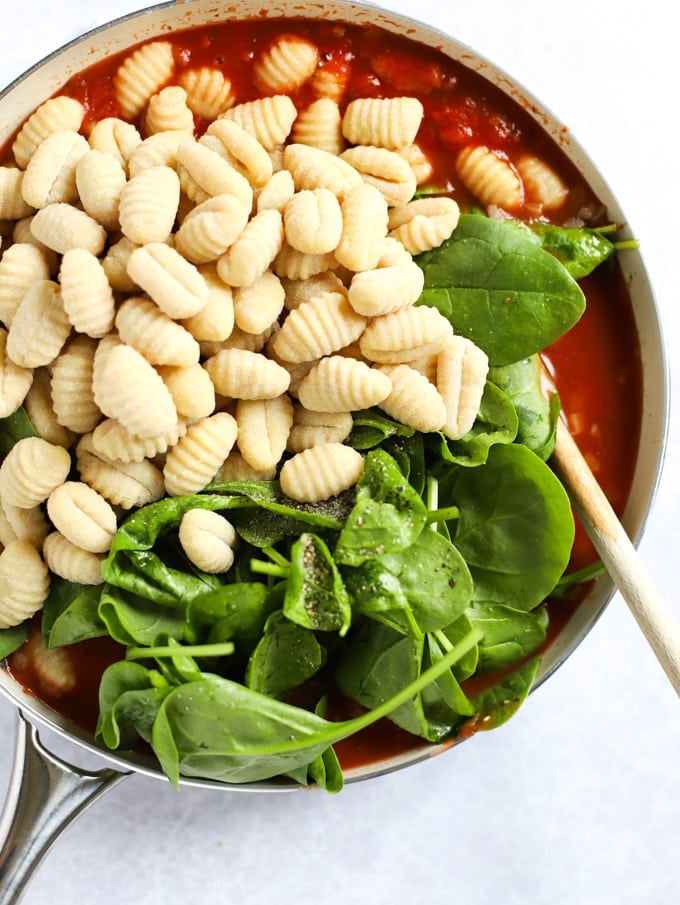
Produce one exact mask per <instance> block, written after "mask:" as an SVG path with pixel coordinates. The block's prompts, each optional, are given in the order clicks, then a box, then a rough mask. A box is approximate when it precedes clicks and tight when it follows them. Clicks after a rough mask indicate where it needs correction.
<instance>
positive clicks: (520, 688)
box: [472, 657, 541, 730]
mask: <svg viewBox="0 0 680 905" xmlns="http://www.w3.org/2000/svg"><path fill="white" fill-rule="evenodd" d="M540 662H541V658H540V657H534V658H533V659H531V660H529V661H528V662H527V663H524V664H523V665H522V666H519V667H517V669H515V670H513V671H512V672H511V673H510V675H508V676H506V677H505V678H504V679H502V680H501V681H500V682H497V683H496V684H495V685H493V686H492V687H491V688H488V689H487V690H486V691H482V692H480V693H479V694H478V695H476V696H475V697H474V698H473V699H472V703H473V705H474V707H475V710H476V711H477V715H476V716H475V717H474V718H473V720H472V728H473V729H475V730H480V729H484V730H488V729H495V728H497V727H498V726H501V725H502V724H503V723H507V721H508V720H509V719H510V717H511V716H513V715H514V714H515V713H517V711H518V710H519V708H520V707H521V706H522V703H523V702H524V700H525V698H526V696H527V695H528V694H529V692H530V691H531V688H532V686H533V684H534V682H535V680H536V674H537V672H538V667H539V665H540Z"/></svg>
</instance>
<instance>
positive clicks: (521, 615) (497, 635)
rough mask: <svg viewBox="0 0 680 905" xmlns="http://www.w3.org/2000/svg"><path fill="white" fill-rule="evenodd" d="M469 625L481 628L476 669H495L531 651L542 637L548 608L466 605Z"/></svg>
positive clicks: (537, 645) (544, 634) (527, 654)
mask: <svg viewBox="0 0 680 905" xmlns="http://www.w3.org/2000/svg"><path fill="white" fill-rule="evenodd" d="M468 616H469V618H470V622H471V623H472V625H475V626H477V627H478V628H480V629H481V630H482V631H483V632H484V637H483V638H482V640H481V641H480V642H479V672H480V673H487V672H496V670H499V669H505V668H506V667H508V666H514V664H515V663H519V662H520V661H521V660H523V659H524V658H525V657H528V656H529V654H532V653H533V652H534V651H535V650H536V648H537V647H539V645H541V644H542V643H543V642H544V641H545V638H546V631H547V628H548V611H547V610H546V609H545V607H540V608H539V609H537V610H534V611H533V612H530V613H527V612H524V611H522V610H515V609H513V608H512V607H508V606H503V605H502V604H498V603H479V604H475V605H474V606H472V607H470V609H469V610H468Z"/></svg>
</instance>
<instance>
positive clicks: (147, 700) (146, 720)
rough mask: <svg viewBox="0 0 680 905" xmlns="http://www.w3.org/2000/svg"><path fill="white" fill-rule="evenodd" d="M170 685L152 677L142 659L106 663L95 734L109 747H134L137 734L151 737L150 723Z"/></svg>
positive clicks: (148, 738) (144, 737) (100, 688)
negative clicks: (155, 680) (139, 661)
mask: <svg viewBox="0 0 680 905" xmlns="http://www.w3.org/2000/svg"><path fill="white" fill-rule="evenodd" d="M168 690H169V687H168V686H167V685H166V684H165V683H163V682H161V683H158V682H154V681H153V673H152V672H151V671H150V670H148V669H147V668H146V667H145V666H143V665H142V664H141V663H135V662H131V661H129V660H119V661H118V662H117V663H113V664H112V665H111V666H109V667H107V669H106V670H105V671H104V674H103V676H102V679H101V682H100V685H99V719H98V722H97V728H96V731H95V738H96V739H97V740H98V741H101V742H103V743H104V744H105V745H106V746H107V748H112V749H113V748H132V747H133V746H134V744H135V741H136V740H137V738H138V737H139V738H142V739H144V740H145V741H147V742H148V741H150V739H151V727H152V725H153V722H154V720H155V719H156V715H157V713H158V708H159V706H160V702H161V700H162V699H163V696H164V694H165V693H167V691H168Z"/></svg>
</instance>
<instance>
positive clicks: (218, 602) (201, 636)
mask: <svg viewBox="0 0 680 905" xmlns="http://www.w3.org/2000/svg"><path fill="white" fill-rule="evenodd" d="M276 605H277V604H276V600H275V597H274V595H273V594H272V593H271V592H270V591H269V590H268V588H267V586H266V585H264V584H262V582H258V581H251V582H235V583H234V584H227V585H222V587H220V588H218V589H217V590H216V591H210V592H208V593H207V594H202V595H201V596H199V597H195V598H194V599H193V600H191V601H190V602H189V605H188V606H187V610H186V624H185V637H186V639H187V640H188V641H190V642H192V643H199V642H201V641H206V642H208V643H217V642H220V641H234V642H235V644H236V651H237V656H239V655H243V656H245V657H248V656H249V655H250V652H251V651H252V649H253V648H254V647H255V645H256V644H257V642H258V639H259V638H260V636H261V635H262V631H263V629H264V625H265V622H266V621H267V617H268V616H269V614H270V613H271V612H272V611H273V610H274V609H275V608H276Z"/></svg>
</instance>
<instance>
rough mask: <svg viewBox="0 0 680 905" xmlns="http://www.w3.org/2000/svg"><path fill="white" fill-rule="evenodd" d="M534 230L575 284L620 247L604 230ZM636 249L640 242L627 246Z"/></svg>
mask: <svg viewBox="0 0 680 905" xmlns="http://www.w3.org/2000/svg"><path fill="white" fill-rule="evenodd" d="M530 229H531V232H532V233H533V234H534V235H535V236H536V238H537V240H538V241H539V242H540V244H541V247H542V248H545V249H546V251H549V252H551V254H553V255H555V257H556V258H557V259H558V260H559V261H560V262H561V263H562V264H563V265H564V267H565V269H566V270H567V271H568V272H569V273H570V274H571V276H572V277H573V278H574V279H575V280H580V279H582V278H583V277H586V276H588V274H590V273H592V272H593V270H595V268H596V267H599V266H600V264H602V263H603V262H604V261H606V260H608V259H609V258H610V257H611V256H612V255H613V254H614V253H615V252H616V249H617V245H616V244H615V243H613V242H611V241H610V240H609V239H608V238H607V236H606V235H605V234H604V233H603V232H602V230H598V229H588V228H587V227H585V226H583V227H578V226H556V225H554V224H552V223H532V224H531V226H530ZM636 246H637V243H636V242H633V243H630V244H628V243H627V244H626V247H636Z"/></svg>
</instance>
